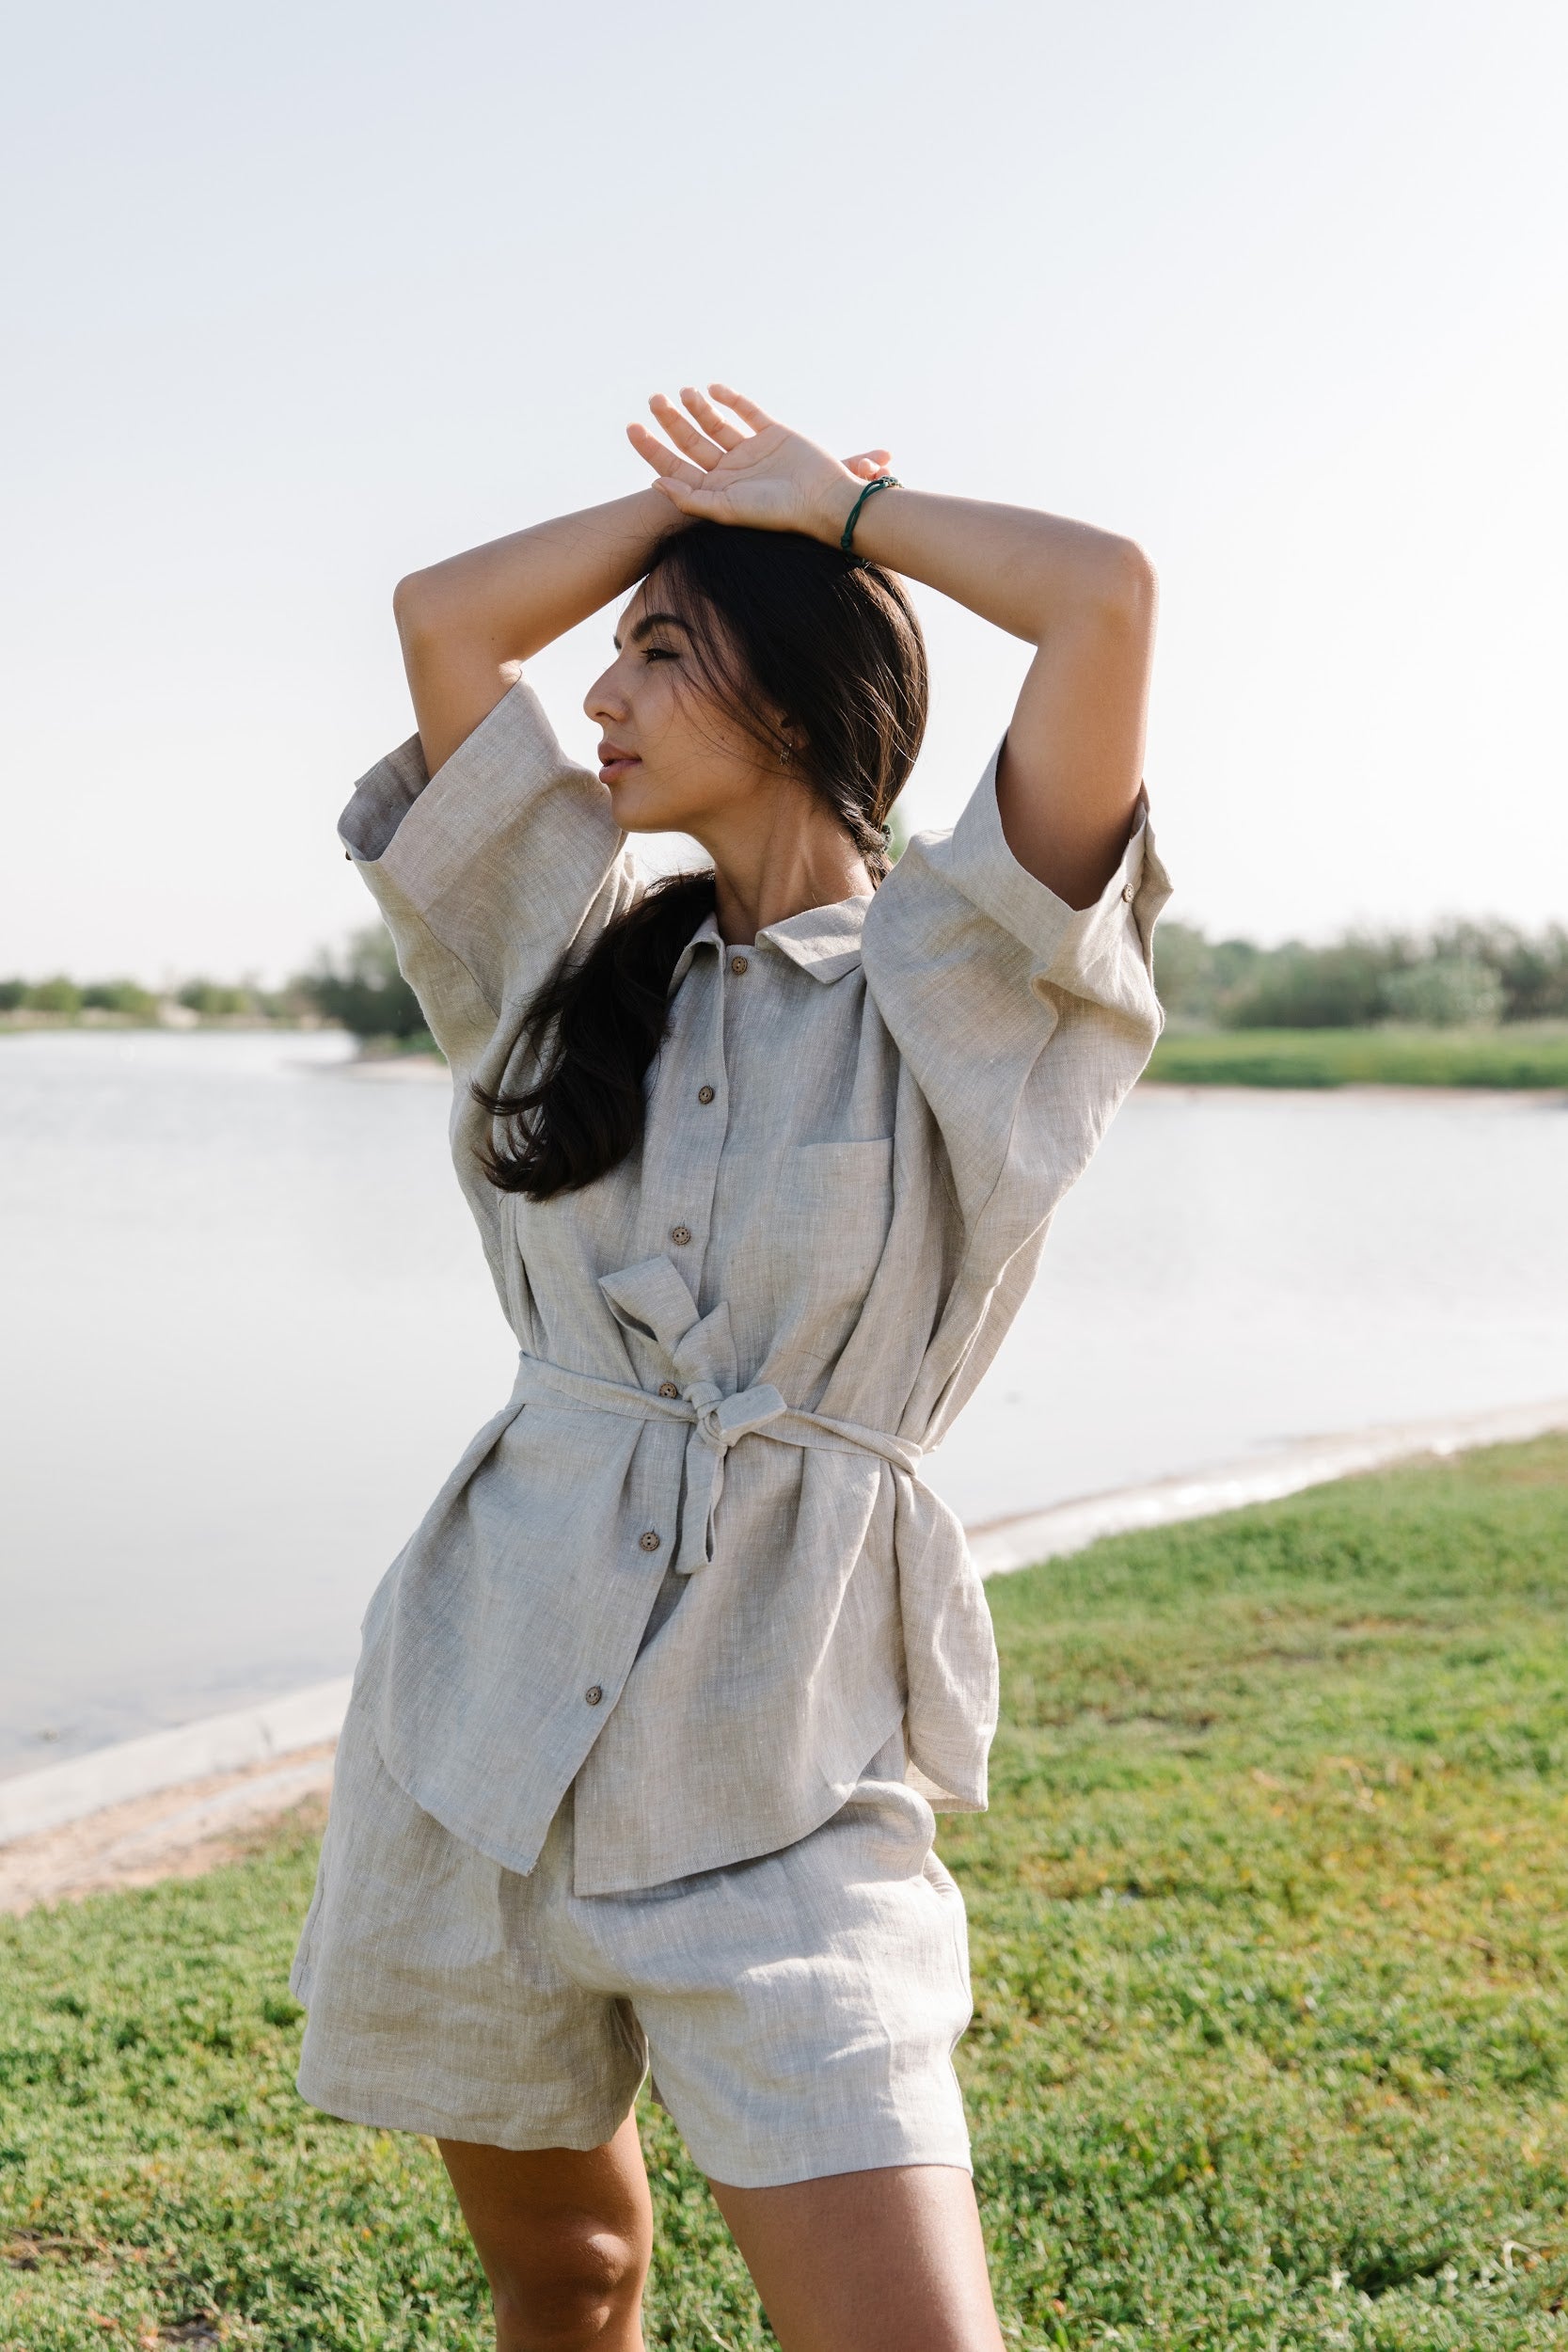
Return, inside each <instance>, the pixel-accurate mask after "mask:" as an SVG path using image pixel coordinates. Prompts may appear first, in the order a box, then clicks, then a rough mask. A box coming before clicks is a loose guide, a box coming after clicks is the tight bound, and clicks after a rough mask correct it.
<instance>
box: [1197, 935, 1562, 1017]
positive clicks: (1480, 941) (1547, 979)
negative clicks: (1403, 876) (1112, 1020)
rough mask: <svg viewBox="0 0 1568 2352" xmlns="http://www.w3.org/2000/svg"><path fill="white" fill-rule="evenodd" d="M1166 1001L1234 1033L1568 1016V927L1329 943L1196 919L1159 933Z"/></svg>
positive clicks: (1366, 937) (1367, 937)
mask: <svg viewBox="0 0 1568 2352" xmlns="http://www.w3.org/2000/svg"><path fill="white" fill-rule="evenodd" d="M1154 973H1155V980H1156V984H1157V986H1158V988H1159V992H1160V1000H1161V1002H1162V1004H1164V1008H1165V1010H1166V1011H1167V1013H1169V1014H1170V1015H1171V1017H1172V1019H1173V1020H1174V1021H1177V1022H1181V1023H1189V1024H1192V1025H1201V1026H1206V1027H1212V1028H1222V1029H1363V1028H1370V1027H1372V1026H1374V1025H1377V1024H1379V1023H1382V1022H1389V1021H1395V1022H1408V1023H1411V1024H1413V1025H1418V1026H1421V1027H1427V1028H1434V1029H1450V1028H1475V1027H1488V1028H1489V1027H1492V1026H1495V1025H1497V1023H1498V1022H1501V1021H1561V1020H1568V930H1565V929H1563V927H1562V926H1561V925H1560V924H1554V925H1551V926H1549V927H1548V928H1547V929H1546V930H1544V931H1541V932H1538V933H1534V934H1531V933H1529V932H1528V931H1523V930H1517V929H1515V928H1514V927H1513V925H1512V924H1507V923H1467V922H1458V921H1456V922H1451V923H1445V924H1442V925H1440V926H1439V927H1438V928H1437V929H1436V930H1433V931H1430V932H1428V933H1426V934H1424V935H1417V934H1412V933H1409V932H1405V931H1382V932H1371V931H1356V932H1351V933H1348V934H1347V935H1346V936H1345V937H1344V938H1342V939H1339V940H1336V941H1335V942H1334V943H1333V944H1332V945H1331V946H1324V947H1309V946H1304V945H1303V943H1302V942H1301V941H1299V940H1287V942H1286V943H1285V945H1284V946H1281V947H1259V946H1254V944H1253V942H1252V941H1251V940H1248V939H1209V938H1207V937H1206V936H1205V934H1204V933H1203V932H1202V931H1201V930H1197V929H1196V927H1195V926H1194V925H1192V924H1190V923H1171V922H1165V923H1162V924H1161V926H1160V928H1159V930H1157V931H1156V933H1155V935H1154Z"/></svg>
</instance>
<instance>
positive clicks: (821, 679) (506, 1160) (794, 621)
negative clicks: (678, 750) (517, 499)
mask: <svg viewBox="0 0 1568 2352" xmlns="http://www.w3.org/2000/svg"><path fill="white" fill-rule="evenodd" d="M647 578H648V579H649V580H653V579H655V578H657V581H658V589H659V601H660V603H661V605H663V606H664V607H665V608H666V609H667V610H668V611H670V612H673V613H675V614H676V615H678V617H679V618H680V619H681V620H683V621H684V622H685V623H686V625H687V628H688V630H689V634H690V639H691V646H692V652H693V658H694V660H695V662H696V666H697V672H698V675H699V677H700V678H701V681H702V684H703V687H704V689H705V691H706V693H707V694H708V696H709V697H710V698H711V700H712V702H713V703H714V704H715V706H716V707H718V709H719V710H721V712H722V714H723V715H724V717H725V718H727V719H728V720H730V721H731V722H732V723H734V724H736V726H738V727H739V728H741V729H742V730H743V731H744V733H746V734H747V735H749V736H750V737H751V738H752V741H753V742H755V743H756V744H757V745H758V747H759V749H761V750H763V751H764V752H765V753H766V754H767V755H768V756H769V757H770V758H772V759H775V760H781V761H782V760H784V759H785V758H788V759H790V760H791V761H792V762H793V764H794V766H795V769H796V771H797V772H798V773H799V774H800V776H801V777H802V778H803V779H804V780H805V782H806V783H808V784H809V785H810V786H811V787H812V789H813V790H814V791H815V792H816V793H819V794H820V796H821V798H822V799H823V800H824V801H825V802H826V803H827V804H828V806H829V807H830V808H831V809H832V812H833V815H834V816H835V817H836V818H838V821H839V823H840V824H841V825H842V826H843V827H844V830H845V832H846V833H847V834H848V835H849V838H850V840H851V841H852V842H853V843H854V845H855V847H856V849H857V850H859V851H860V854H861V856H862V857H863V859H864V861H865V864H866V866H867V868H868V869H869V871H870V874H871V878H872V881H873V882H874V883H875V882H879V881H880V880H881V879H882V877H883V876H884V875H885V874H886V872H887V870H888V844H887V835H886V832H885V830H884V829H885V827H886V824H887V819H888V813H889V811H890V810H891V809H892V807H893V803H894V802H895V800H896V799H897V797H898V795H899V793H900V792H901V791H902V790H903V788H904V785H905V783H906V781H907V779H908V777H909V772H910V770H911V768H912V767H913V765H914V760H915V755H916V753H917V752H918V751H919V749H920V742H921V738H922V736H923V735H924V734H925V731H926V712H927V701H928V696H929V679H928V673H927V663H926V644H925V640H924V639H923V637H922V636H921V633H920V623H919V621H918V620H917V619H916V618H915V613H914V609H913V607H912V606H911V603H910V600H909V597H908V596H907V595H906V593H905V591H904V588H903V586H902V584H901V582H900V581H898V580H895V578H894V577H893V576H892V574H891V573H888V572H884V571H880V570H879V568H878V567H877V565H876V564H867V563H864V562H863V561H862V560H861V559H860V558H859V557H857V556H851V555H845V554H842V553H841V552H840V550H839V549H838V548H835V547H829V546H826V545H824V544H823V542H822V541H820V540H817V539H808V538H806V537H803V536H802V535H800V534H799V533H797V532H778V531H751V530H746V529H743V528H741V527H740V526H738V525H734V524H724V523H694V524H692V525H690V526H689V528H688V529H686V530H684V531H680V532H675V533H673V536H672V537H670V538H669V539H668V540H666V541H665V543H664V545H663V547H662V548H660V550H659V555H658V560H657V563H656V564H653V565H652V566H651V568H650V570H649V572H648V574H647ZM775 711H776V712H777V713H778V714H779V717H778V721H777V723H775V722H774V720H773V719H772V718H771V717H770V716H769V715H768V714H769V713H771V712H775ZM713 904H714V887H713V877H712V875H711V874H710V873H699V874H674V875H672V876H670V877H669V878H668V879H667V880H665V881H662V882H655V883H654V884H653V885H652V886H651V887H650V888H649V889H647V890H646V891H644V892H642V893H641V896H640V897H639V898H637V899H636V900H635V901H634V902H633V904H632V905H631V906H629V907H628V908H626V910H625V912H624V913H622V914H618V915H616V916H615V917H614V918H613V920H612V921H611V922H610V923H608V924H607V925H606V927H605V929H604V930H602V931H600V932H599V933H598V934H597V936H596V937H595V938H594V943H593V945H592V946H590V947H589V949H588V950H587V952H586V953H585V954H582V955H572V954H568V955H566V956H564V957H563V958H562V961H561V962H560V963H559V964H558V965H557V966H556V969H555V970H554V971H553V972H552V973H551V975H550V977H549V978H548V979H547V980H546V982H545V984H544V986H543V988H541V989H540V990H539V992H538V993H537V994H536V995H535V996H534V998H533V1000H532V1002H531V1004H530V1006H529V1008H528V1010H527V1013H526V1015H525V1033H526V1036H527V1039H528V1043H529V1046H530V1049H531V1063H532V1066H533V1068H534V1070H535V1071H536V1072H537V1073H538V1074H537V1076H536V1077H535V1079H534V1081H533V1083H532V1084H531V1086H528V1087H525V1088H523V1089H521V1090H520V1091H519V1092H516V1093H513V1094H506V1093H498V1094H489V1093H486V1092H485V1091H484V1090H483V1089H482V1088H479V1087H477V1086H476V1087H475V1088H474V1089H473V1090H474V1094H475V1096H476V1098H477V1100H478V1101H479V1102H480V1103H481V1104H483V1108H484V1109H485V1110H487V1111H488V1112H489V1113H490V1115H491V1118H492V1119H493V1120H495V1122H496V1132H495V1135H494V1139H493V1142H492V1147H491V1150H490V1152H489V1154H488V1155H487V1157H486V1159H485V1161H484V1168H485V1173H486V1174H487V1175H488V1177H489V1179H490V1182H491V1183H492V1184H496V1185H499V1187H500V1189H501V1190H502V1191H504V1192H521V1193H525V1194H526V1195H527V1196H528V1197H529V1199H530V1200H553V1199H554V1198H555V1196H556V1194H558V1193H562V1192H576V1191H578V1190H579V1189H580V1188H581V1187H582V1186H583V1185H584V1184H593V1183H594V1179H595V1178H596V1177H599V1176H603V1175H605V1174H607V1173H608V1171H609V1170H610V1168H616V1167H618V1166H619V1165H620V1163H621V1161H622V1160H624V1159H626V1157H627V1155H628V1154H629V1153H631V1152H635V1151H636V1150H637V1148H638V1146H639V1145H640V1143H641V1139H642V1121H643V1113H644V1096H643V1080H644V1078H645V1077H646V1075H647V1073H648V1069H649V1066H650V1064H651V1063H652V1061H653V1058H654V1057H655V1055H656V1054H657V1051H658V1048H659V1046H660V1044H661V1043H662V1041H663V1040H664V1037H665V1034H666V1032H667V1030H668V1028H669V1025H670V982H671V979H672V977H673V973H674V969H675V964H676V962H677V961H678V960H679V957H680V952H681V949H682V948H683V947H684V946H686V943H687V941H688V940H689V938H690V937H691V934H692V932H693V931H694V930H696V929H697V927H698V925H699V924H700V923H701V922H702V920H703V918H704V916H705V914H709V913H711V911H712V908H713Z"/></svg>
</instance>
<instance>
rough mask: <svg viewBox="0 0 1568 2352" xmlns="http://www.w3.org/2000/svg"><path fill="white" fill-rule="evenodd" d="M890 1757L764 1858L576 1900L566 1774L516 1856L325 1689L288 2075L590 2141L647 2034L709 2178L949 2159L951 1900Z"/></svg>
mask: <svg viewBox="0 0 1568 2352" xmlns="http://www.w3.org/2000/svg"><path fill="white" fill-rule="evenodd" d="M903 1765H904V1757H903V1745H902V1741H901V1740H894V1741H892V1742H891V1743H890V1746H889V1749H888V1750H887V1751H886V1752H885V1753H884V1754H883V1756H880V1757H877V1758H874V1759H873V1761H872V1763H871V1766H870V1767H869V1769H868V1771H867V1772H866V1773H865V1775H864V1776H863V1778H862V1780H861V1781H860V1783H859V1784H858V1786H857V1787H856V1788H854V1789H853V1790H852V1791H851V1792H850V1795H849V1798H848V1801H847V1803H846V1804H843V1805H841V1806H840V1808H839V1810H838V1811H837V1812H836V1813H835V1814H834V1815H833V1817H832V1820H830V1821H828V1822H825V1823H824V1824H823V1826H822V1827H821V1828H820V1829H818V1830H816V1831H814V1832H813V1834H812V1835H811V1836H808V1837H804V1838H801V1839H800V1840H799V1841H798V1842H797V1843H796V1844H795V1845H793V1846H789V1847H786V1848H785V1850H784V1851H783V1852H782V1853H778V1854H772V1855H768V1856H766V1857H763V1858H761V1859H759V1860H756V1861H752V1862H743V1863H737V1864H736V1865H734V1866H733V1867H730V1868H727V1869H720V1870H707V1871H703V1872H700V1873H698V1874H697V1875H696V1876H694V1877H690V1878H685V1879H677V1880H675V1881H673V1883H670V1884H668V1885H664V1886H659V1887H656V1888H652V1889H644V1890H641V1891H637V1892H633V1893H629V1894H624V1895H589V1896H584V1895H578V1894H577V1893H576V1892H575V1891H574V1888H573V1883H572V1881H573V1862H572V1857H573V1844H574V1836H573V1828H574V1823H573V1815H574V1803H573V1798H572V1795H571V1792H570V1791H568V1793H567V1795H566V1797H565V1798H564V1799H563V1801H562V1804H561V1806H560V1808H559V1809H558V1811H557V1813H556V1815H555V1819H554V1820H553V1821H552V1823H551V1825H550V1830H549V1834H548V1836H546V1840H545V1846H544V1851H542V1853H541V1854H540V1856H539V1859H538V1860H537V1862H536V1863H535V1864H534V1867H533V1868H532V1869H531V1871H530V1872H529V1874H528V1875H527V1877H522V1876H519V1875H518V1874H517V1873H515V1872H514V1871H511V1870H507V1869H505V1868H503V1867H501V1866H500V1865H499V1863H496V1862H493V1861H491V1860H490V1859H489V1857H488V1856H486V1855H484V1854H482V1853H481V1852H479V1851H478V1850H477V1849H476V1848H475V1847H472V1846H468V1845H465V1844H464V1843H463V1842H462V1841H461V1840H460V1839H458V1838H455V1837H453V1836H451V1834H450V1833H449V1832H448V1831H446V1830H444V1829H443V1828H442V1827H441V1825H440V1823H439V1822H438V1821H436V1820H432V1818H431V1816H430V1815H429V1814H428V1813H425V1812H422V1811H421V1810H420V1807H419V1806H418V1805H417V1804H415V1803H414V1802H413V1800H412V1798H410V1797H408V1796H407V1795H405V1794H404V1791H403V1790H402V1789H401V1788H399V1787H398V1785H397V1783H396V1782H395V1781H393V1780H392V1779H391V1778H390V1777H389V1776H388V1772H387V1771H386V1768H385V1766H384V1765H383V1763H382V1761H381V1758H380V1756H378V1755H377V1753H376V1747H375V1741H374V1738H373V1735H372V1730H371V1727H370V1724H369V1723H368V1721H367V1719H366V1716H365V1713H364V1710H363V1709H362V1708H358V1707H354V1708H351V1709H350V1711H349V1717H348V1721H347V1723H346V1724H345V1726H344V1731H343V1738H342V1741H341V1746H340V1749H339V1755H338V1767H337V1775H336V1785H335V1788H334V1791H333V1800H332V1815H331V1819H330V1820H329V1822H328V1825H327V1832H326V1843H325V1849H324V1851H323V1855H322V1867H321V1872H320V1876H319V1878H318V1881H317V1886H316V1894H315V1899H314V1900H313V1901H312V1903H311V1906H310V1913H309V1918H308V1919H307V1921H306V1926H305V1932H304V1935H303V1937H302V1939H301V1943H300V1950H299V1956H298V1958H297V1959H296V1961H295V1963H294V1970H293V1980H292V1981H293V1989H294V1991H295V1993H296V1994H297V1995H298V1997H299V1998H300V1999H301V2000H302V2001H303V2002H304V2003H305V2004H306V2006H307V2008H308V2009H309V2023H308V2025H307V2026H306V2030H305V2044H304V2048H303V2051H302V2053H301V2058H300V2070H299V2088H300V2090H301V2092H302V2093H303V2095H304V2096H305V2097H306V2098H307V2099H308V2100H309V2101H310V2103H311V2105H312V2106H318V2107H323V2108H325V2110H326V2112H327V2113H328V2114H332V2115H340V2116H343V2117H346V2118H347V2119H348V2120H349V2121H350V2122H357V2123H372V2124H375V2125H377V2126H379V2127H380V2128H381V2129H382V2130H388V2131H414V2132H428V2133H430V2134H432V2135H433V2136H434V2137H436V2138H438V2139H461V2140H469V2141H476V2142H478V2143H480V2144H481V2145H483V2146H485V2147H492V2148H518V2149H545V2148H577V2149H589V2148H597V2147H600V2146H602V2145H603V2144H604V2142H605V2141H606V2140H608V2139H610V2138H611V2137H613V2135H614V2133H615V2132H616V2130H617V2129H618V2128H619V2126H620V2124H621V2123H622V2122H623V2121H624V2119H625V2117H626V2114H627V2113H628V2111H629V2110H630V2107H631V2105H632V2101H633V2099H634V2098H635V2096H636V2094H637V2091H638V2089H639V2087H640V2085H641V2082H642V2079H643V2076H644V2074H645V2073H646V2071H647V2066H648V2061H649V2057H650V2055H651V2057H652V2061H653V2071H654V2078H655V2084H656V2095H657V2097H658V2098H659V2100H660V2101H661V2102H662V2103H663V2105H664V2106H667V2107H668V2108H669V2110H670V2112H671V2114H672V2116H673V2118H674V2121H675V2123H676V2126H677V2128H678V2129H679V2131H680V2133H681V2136H682V2137H683V2138H684V2139H685V2141H686V2143H687V2146H688V2147H689V2149H690V2151H691V2153H692V2156H693V2157H694V2159H695V2161H696V2162H697V2163H698V2165H700V2166H701V2168H702V2169H703V2170H704V2171H705V2173H706V2174H707V2175H708V2177H709V2178H710V2179H712V2180H717V2181H721V2182H727V2183H729V2184H731V2185H733V2186H735V2187H736V2188H772V2187H777V2186H779V2185H783V2184H784V2183H785V2182H788V2181H802V2180H816V2179H819V2178H820V2177H821V2176H822V2175H823V2174H825V2173H832V2172H859V2171H863V2170H865V2169H870V2168H873V2167H879V2166H883V2165H902V2164H944V2165H956V2166H958V2167H960V2168H965V2169H967V2168H968V2166H969V2162H970V2157H969V2138H968V2133H967V2130H966V2127H965V2123H964V2114H963V2103H962V2099H961V2096H960V2094H959V2090H958V2078H957V2076H956V2074H954V2071H953V2049H954V2045H955V2044H956V2042H958V2038H959V2036H960V2035H961V2033H962V2032H963V2029H964V2027H965V2026H966V2025H967V2024H968V2022H969V2016H970V1993H969V1963H968V1948H967V1940H966V1936H965V1931H964V1915H963V1900H962V1898H961V1897H960V1895H959V1893H958V1888H957V1887H956V1886H955V1885H954V1883H953V1881H952V1880H951V1878H950V1877H949V1876H948V1874H947V1872H946V1871H945V1870H944V1869H943V1868H942V1864H941V1863H940V1862H939V1861H938V1860H937V1858H936V1856H935V1855H934V1854H933V1853H932V1851H931V1834H932V1829H933V1826H934V1823H933V1820H932V1815H931V1810H930V1807H929V1806H928V1805H927V1803H926V1801H925V1799H924V1798H922V1797H921V1796H919V1795H918V1794H917V1793H916V1791H915V1790H914V1789H912V1788H908V1787H906V1786H905V1785H904V1784H903V1782H902V1779H901V1774H902V1772H903Z"/></svg>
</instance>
